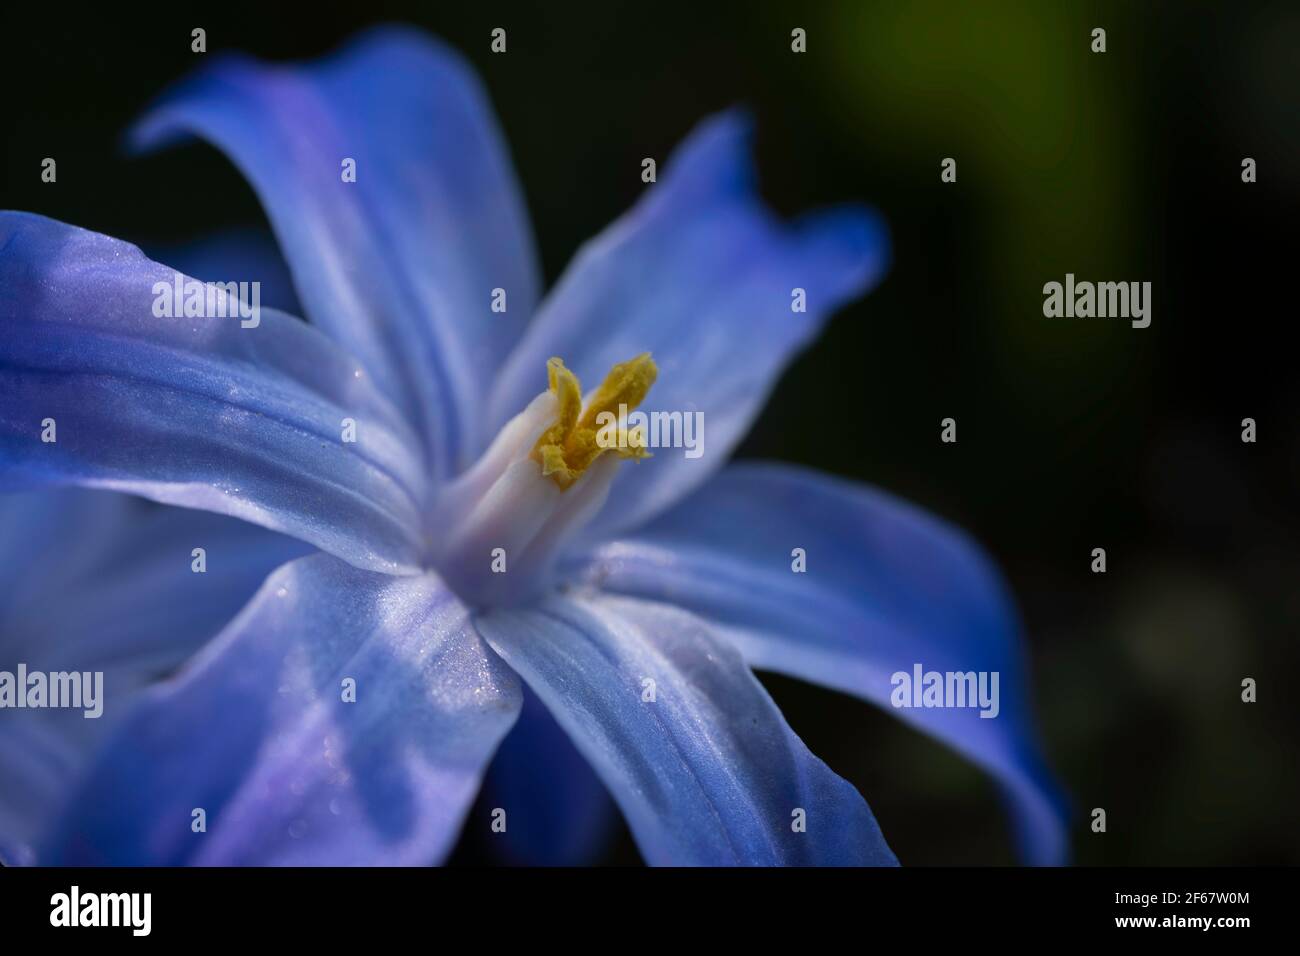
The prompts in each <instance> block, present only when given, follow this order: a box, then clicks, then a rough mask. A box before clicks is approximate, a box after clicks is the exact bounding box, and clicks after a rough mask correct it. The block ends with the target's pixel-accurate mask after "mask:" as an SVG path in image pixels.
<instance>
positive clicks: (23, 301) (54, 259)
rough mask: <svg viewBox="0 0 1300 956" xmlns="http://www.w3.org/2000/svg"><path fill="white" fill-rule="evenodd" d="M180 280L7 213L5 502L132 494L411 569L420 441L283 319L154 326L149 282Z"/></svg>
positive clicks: (341, 359) (3, 265)
mask: <svg viewBox="0 0 1300 956" xmlns="http://www.w3.org/2000/svg"><path fill="white" fill-rule="evenodd" d="M176 275H177V274H176V273H174V272H173V271H172V270H169V269H167V268H165V267H164V266H160V265H158V264H157V263H153V262H150V261H149V260H148V259H146V258H145V257H144V256H143V255H142V254H141V253H140V250H139V249H137V248H136V247H134V246H131V245H128V244H126V243H123V242H119V241H117V240H115V239H110V238H108V237H107V236H101V235H98V234H96V233H92V232H86V231H84V230H81V229H76V228H74V227H71V226H66V225H64V224H62V223H58V222H54V221H53V220H50V219H45V218H42V217H39V216H31V215H27V214H24V213H0V290H3V294H0V490H16V489H22V488H28V487H41V486H52V485H66V484H79V485H86V486H94V487H100V488H109V489H113V490H119V491H129V492H133V493H135V494H139V495H142V496H144V497H148V498H153V499H155V500H157V501H161V502H164V503H168V504H177V505H183V506H186V507H192V508H202V509H205V510H209V511H217V512H221V513H224V514H229V515H234V516H236V517H239V518H243V519H245V520H248V521H252V522H254V523H256V524H260V525H263V526H265V527H268V528H271V529H273V530H276V531H283V532H285V533H286V534H290V535H293V536H295V537H298V538H301V539H302V540H304V541H307V542H309V543H311V544H313V545H316V546H317V547H320V548H321V549H323V550H325V551H328V552H330V553H332V554H336V555H338V556H339V557H342V558H344V559H345V560H347V561H350V562H352V563H353V564H356V565H358V566H362V567H369V568H374V569H378V570H386V571H409V570H413V569H414V567H415V566H416V565H417V564H418V561H419V557H420V555H419V552H420V549H421V546H422V545H421V541H420V538H419V526H420V513H421V512H420V507H421V503H422V502H424V501H425V500H427V496H428V487H427V482H426V480H425V476H424V473H423V471H422V470H421V467H420V463H419V459H418V457H417V456H418V442H417V440H416V438H415V437H414V435H413V434H412V433H411V432H410V431H409V429H407V428H405V426H404V425H403V423H402V420H401V418H400V417H399V416H398V414H397V413H396V412H395V410H394V409H393V408H392V406H391V405H390V404H389V403H388V402H387V401H386V400H385V399H383V398H382V397H381V396H380V395H379V393H378V392H377V391H376V390H375V388H374V387H373V385H372V384H371V383H370V381H369V379H368V377H367V375H366V373H365V372H364V371H363V370H362V368H361V366H359V365H358V364H357V363H356V362H355V361H354V360H352V359H350V358H349V357H348V356H346V355H345V354H343V353H342V352H340V351H338V349H337V348H336V347H335V346H334V345H332V344H331V343H330V342H329V341H328V340H326V339H325V337H324V336H323V335H322V334H321V333H320V332H319V331H317V330H315V329H312V328H311V327H310V326H308V325H306V324H305V323H303V322H301V321H299V320H297V319H294V318H292V317H290V316H286V315H284V314H282V313H279V312H275V311H274V310H271V309H262V310H261V314H260V319H259V320H257V322H256V324H255V325H252V324H251V323H253V321H254V320H253V319H252V318H250V319H247V320H241V319H239V318H238V317H236V318H191V317H184V318H160V317H156V316H155V315H154V303H155V298H156V297H155V292H154V287H155V284H157V283H162V284H164V285H173V286H174V283H175V281H176V279H175V276H176ZM227 311H229V310H227ZM246 322H247V323H250V325H249V327H245V323H246ZM345 419H351V420H352V421H353V422H354V423H355V438H356V441H355V442H348V441H345V440H344V439H345V438H346V437H349V436H348V435H347V434H345V427H346V426H345V424H344V420H345ZM49 420H53V423H54V424H53V426H52V428H53V431H47V425H46V423H47V422H48V421H49ZM46 437H52V438H54V439H55V440H54V441H48V442H47V441H45V440H43V439H45V438H46Z"/></svg>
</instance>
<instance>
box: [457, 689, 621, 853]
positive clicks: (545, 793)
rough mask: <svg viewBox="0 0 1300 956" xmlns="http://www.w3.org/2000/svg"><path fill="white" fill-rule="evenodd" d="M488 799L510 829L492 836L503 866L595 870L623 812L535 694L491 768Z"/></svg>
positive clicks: (527, 700)
mask: <svg viewBox="0 0 1300 956" xmlns="http://www.w3.org/2000/svg"><path fill="white" fill-rule="evenodd" d="M483 789H484V793H485V795H486V796H487V799H488V801H489V802H490V804H491V806H492V807H493V808H496V807H500V808H501V809H503V810H505V811H506V819H507V820H508V821H509V825H508V826H507V827H506V830H505V832H503V833H494V834H493V835H492V842H491V846H492V848H493V849H494V850H496V851H497V853H498V855H499V856H500V857H501V858H502V859H503V860H505V861H507V862H510V863H515V864H520V865H524V866H581V865H584V864H590V863H592V862H593V859H594V858H595V857H596V856H597V854H599V852H600V850H601V848H602V846H603V844H604V843H605V842H606V841H607V840H608V839H609V837H610V835H611V834H612V833H613V828H614V824H615V823H616V822H617V819H618V817H617V810H616V808H615V806H614V802H613V801H612V800H611V799H610V797H609V791H608V790H606V789H605V785H604V784H603V783H601V782H600V778H599V777H597V776H596V774H595V772H594V771H593V770H592V769H591V764H589V763H587V758H586V757H584V756H583V755H582V754H580V753H578V751H577V749H576V748H575V747H574V746H573V743H572V742H571V741H570V740H569V738H568V736H567V735H566V734H565V733H564V730H563V729H562V728H561V727H560V725H559V724H557V723H556V722H555V718H554V717H552V716H551V715H550V713H549V712H547V710H546V706H545V705H544V704H542V702H541V701H539V700H538V699H537V695H536V694H534V693H532V692H531V691H529V690H528V689H527V688H524V708H523V710H522V711H521V712H520V714H519V720H518V722H516V724H515V726H514V728H513V729H512V730H511V731H510V733H509V734H508V735H507V736H506V739H505V740H503V741H502V742H501V749H500V750H498V751H497V755H496V758H495V759H494V760H493V761H492V766H491V767H490V768H489V770H488V775H487V780H486V781H485V783H484V785H483Z"/></svg>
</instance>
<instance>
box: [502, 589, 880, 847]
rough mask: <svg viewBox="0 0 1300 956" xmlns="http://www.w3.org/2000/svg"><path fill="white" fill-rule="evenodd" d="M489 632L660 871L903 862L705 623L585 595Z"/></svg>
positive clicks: (507, 620) (525, 613)
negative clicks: (680, 867) (685, 867)
mask: <svg viewBox="0 0 1300 956" xmlns="http://www.w3.org/2000/svg"><path fill="white" fill-rule="evenodd" d="M478 627H479V631H480V633H482V634H483V636H484V637H485V638H487V640H488V642H489V643H490V644H491V645H492V647H493V648H494V649H495V650H496V651H497V653H499V654H500V655H501V656H502V657H504V658H505V659H506V661H507V662H508V663H509V664H510V666H511V667H513V668H514V669H515V670H516V671H517V672H518V673H519V675H520V676H521V677H522V678H523V679H524V681H525V682H526V683H527V684H528V686H529V687H530V688H531V689H532V690H533V691H534V692H535V693H536V694H537V696H538V697H540V698H541V700H542V702H543V703H544V704H545V705H546V707H547V709H548V710H550V712H551V714H552V715H554V717H555V719H556V720H557V721H558V722H559V724H560V726H561V727H563V728H564V729H565V730H566V731H567V732H568V734H569V736H570V738H571V739H572V740H573V742H574V744H575V745H576V746H577V748H578V750H579V751H581V752H582V754H583V755H584V756H585V757H586V758H587V760H588V761H590V762H591V765H592V766H593V767H594V768H595V770H596V772H597V773H598V774H599V775H600V777H601V779H603V780H604V781H605V785H606V786H607V787H609V790H610V792H611V793H612V794H613V796H614V799H615V800H616V801H617V802H618V804H619V806H620V807H621V809H622V811H623V815H624V817H625V818H626V819H627V821H628V825H629V826H630V827H631V829H632V834H633V836H634V837H635V838H636V841H637V845H638V846H639V847H640V848H641V852H642V854H643V855H644V856H645V858H646V860H647V861H648V862H649V863H652V864H660V865H688V864H704V865H735V864H740V865H764V864H894V863H896V862H897V861H896V860H895V858H894V855H893V853H892V852H891V851H890V849H889V847H888V846H887V845H886V844H885V841H884V838H883V837H882V836H881V834H880V829H879V827H878V826H877V825H876V820H875V818H874V817H873V816H872V815H871V811H870V810H869V809H868V807H867V804H866V803H865V801H863V799H862V797H861V796H860V795H859V794H858V792H857V791H856V790H855V789H854V788H853V787H852V786H851V785H850V784H848V783H847V782H845V781H844V780H842V779H840V778H839V777H837V776H836V775H835V774H834V773H832V772H831V771H830V769H828V768H827V766H826V765H825V764H824V763H822V762H821V761H820V760H818V759H817V758H816V757H815V756H813V755H812V754H811V753H809V752H808V748H807V747H805V746H804V745H803V742H802V741H801V740H800V739H799V738H798V737H797V736H795V734H794V732H793V731H792V730H791V729H790V728H789V726H787V725H786V722H785V719H784V718H783V717H782V716H781V713H780V711H778V710H777V708H776V705H775V704H774V703H773V702H772V698H771V697H769V696H768V694H767V691H765V690H764V689H763V687H762V685H760V684H759V683H758V681H757V680H755V679H754V676H753V675H752V674H751V673H750V671H749V668H748V667H747V666H746V665H745V662H744V661H743V660H742V659H741V658H740V655H739V654H737V653H736V651H735V650H734V649H733V648H731V647H730V646H729V645H728V644H727V643H726V642H725V641H722V640H719V639H717V638H715V637H714V636H713V635H712V634H711V633H710V632H709V630H708V628H707V627H706V626H705V625H704V624H703V622H702V621H700V620H699V619H698V618H695V617H693V616H692V615H690V614H687V613H686V612H684V611H681V610H678V609H676V608H672V607H668V606H665V605H659V604H655V603H652V602H648V601H638V600H633V599H628V598H616V597H610V596H607V595H599V594H586V595H574V596H571V597H556V598H553V599H551V600H549V601H547V602H546V603H545V604H543V605H540V606H539V607H537V608H535V609H529V610H510V611H501V610H498V611H493V612H491V613H489V614H487V615H485V616H483V617H481V618H479V619H478ZM801 826H802V827H803V829H801Z"/></svg>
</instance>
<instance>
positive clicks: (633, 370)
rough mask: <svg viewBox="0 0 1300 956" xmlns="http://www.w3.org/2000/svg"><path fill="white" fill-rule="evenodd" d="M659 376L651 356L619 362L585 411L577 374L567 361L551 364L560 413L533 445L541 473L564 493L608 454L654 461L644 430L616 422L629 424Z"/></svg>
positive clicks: (549, 369)
mask: <svg viewBox="0 0 1300 956" xmlns="http://www.w3.org/2000/svg"><path fill="white" fill-rule="evenodd" d="M658 375H659V369H658V368H657V367H656V366H655V363H654V359H652V358H651V357H650V353H649V352H643V353H641V354H640V355H638V356H637V357H636V358H633V359H629V360H628V361H626V362H619V363H618V364H617V365H615V366H614V367H613V368H612V369H610V370H609V374H608V375H606V376H605V381H603V382H601V383H600V387H599V388H598V389H596V391H595V393H594V394H593V395H592V396H591V400H590V401H589V402H587V405H586V407H585V408H584V407H583V404H582V385H581V383H579V381H578V376H576V375H574V374H573V372H571V371H569V370H568V369H567V368H565V367H564V362H563V360H561V359H558V358H553V359H551V360H550V361H548V362H547V363H546V378H547V382H548V384H549V386H550V389H551V391H552V392H554V393H555V397H556V399H557V400H558V403H559V406H558V407H559V411H558V412H557V414H556V417H555V424H553V425H551V427H549V428H548V429H546V431H544V432H542V437H541V438H539V439H537V444H536V445H534V446H533V451H532V456H531V457H532V459H533V461H535V462H537V463H538V464H540V465H541V466H542V474H543V475H545V476H546V477H548V478H550V479H551V480H552V481H554V482H555V483H556V484H557V485H559V486H560V489H561V490H564V489H566V488H568V487H569V486H570V485H572V484H573V483H574V482H575V481H577V480H578V479H579V478H581V477H582V473H583V472H585V471H586V470H587V468H588V467H589V466H590V465H591V463H592V462H593V461H595V460H596V459H597V458H599V457H600V456H601V455H603V454H605V452H613V453H614V454H616V455H618V456H619V457H620V458H633V459H641V458H648V457H650V452H649V451H647V450H646V440H645V433H644V430H643V429H640V428H619V427H618V426H617V423H618V422H620V421H624V420H626V416H627V412H629V411H630V410H632V409H634V408H636V407H637V406H638V405H640V404H641V402H642V401H644V400H645V397H646V395H647V393H649V391H650V386H652V385H653V384H654V383H655V379H656V378H657V377H658Z"/></svg>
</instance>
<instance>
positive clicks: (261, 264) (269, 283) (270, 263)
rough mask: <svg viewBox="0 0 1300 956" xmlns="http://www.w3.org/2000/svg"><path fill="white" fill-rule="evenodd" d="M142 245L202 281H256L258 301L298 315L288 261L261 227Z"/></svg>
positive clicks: (165, 262)
mask: <svg viewBox="0 0 1300 956" xmlns="http://www.w3.org/2000/svg"><path fill="white" fill-rule="evenodd" d="M142 247H143V248H144V250H145V254H146V255H147V256H148V257H149V258H150V259H152V260H154V261H155V262H161V263H162V264H163V265H165V266H168V267H169V268H172V269H175V270H176V271H177V272H180V273H182V274H184V275H187V276H193V277H194V278H196V279H202V280H203V281H204V282H259V283H261V289H262V305H265V306H270V307H271V308H272V309H279V310H280V311H281V312H288V313H289V314H290V315H302V305H301V303H299V301H298V293H296V292H295V291H294V289H293V278H292V277H291V276H290V275H289V265H288V263H286V262H285V261H284V256H283V255H281V254H280V247H279V246H278V245H276V242H275V238H274V237H273V236H272V235H271V234H270V233H269V232H267V231H266V230H265V229H253V228H235V229H223V230H221V231H220V232H214V233H212V234H211V235H207V236H204V237H202V238H200V239H192V240H190V241H189V242H183V243H177V244H172V245H165V244H162V243H159V244H156V245H154V244H149V243H142Z"/></svg>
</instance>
